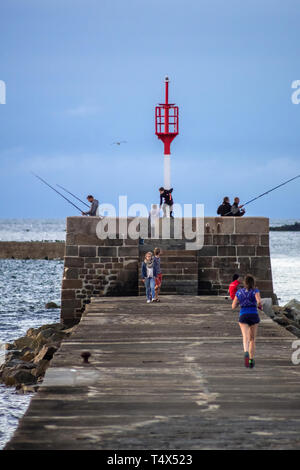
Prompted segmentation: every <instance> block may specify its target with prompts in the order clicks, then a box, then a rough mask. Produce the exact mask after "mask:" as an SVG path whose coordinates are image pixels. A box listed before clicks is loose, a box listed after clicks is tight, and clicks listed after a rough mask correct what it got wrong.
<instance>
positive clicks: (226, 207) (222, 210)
mask: <svg viewBox="0 0 300 470" xmlns="http://www.w3.org/2000/svg"><path fill="white" fill-rule="evenodd" d="M217 214H219V215H220V216H221V217H224V216H228V215H232V213H231V204H230V202H229V197H227V196H226V197H224V199H223V203H222V204H221V205H220V206H219V207H218V210H217Z"/></svg>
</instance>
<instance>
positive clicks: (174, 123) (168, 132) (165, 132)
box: [155, 77, 179, 189]
mask: <svg viewBox="0 0 300 470" xmlns="http://www.w3.org/2000/svg"><path fill="white" fill-rule="evenodd" d="M169 81H170V80H169V77H166V78H165V86H166V96H165V103H160V104H159V105H158V106H156V107H155V134H156V135H157V137H158V138H159V139H160V140H162V141H163V143H164V188H165V189H170V188H171V158H170V157H171V142H172V140H173V139H175V137H176V136H177V135H178V118H179V116H178V106H175V105H174V104H171V103H169Z"/></svg>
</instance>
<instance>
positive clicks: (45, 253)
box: [0, 241, 65, 259]
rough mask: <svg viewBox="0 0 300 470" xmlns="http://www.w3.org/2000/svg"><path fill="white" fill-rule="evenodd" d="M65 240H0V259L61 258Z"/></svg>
mask: <svg viewBox="0 0 300 470" xmlns="http://www.w3.org/2000/svg"><path fill="white" fill-rule="evenodd" d="M64 251H65V242H63V241H62V242H39V241H33V242H0V259H11V258H13V259H62V258H63V257H64Z"/></svg>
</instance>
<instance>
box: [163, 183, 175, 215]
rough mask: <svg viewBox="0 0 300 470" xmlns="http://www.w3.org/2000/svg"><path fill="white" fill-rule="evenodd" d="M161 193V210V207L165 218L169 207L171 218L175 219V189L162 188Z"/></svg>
mask: <svg viewBox="0 0 300 470" xmlns="http://www.w3.org/2000/svg"><path fill="white" fill-rule="evenodd" d="M159 192H160V204H159V208H160V209H161V207H162V209H163V213H164V217H167V207H169V210H170V217H171V218H172V219H173V218H174V215H173V204H174V201H173V197H172V192H173V188H171V189H165V188H163V187H161V188H159ZM163 199H164V203H163Z"/></svg>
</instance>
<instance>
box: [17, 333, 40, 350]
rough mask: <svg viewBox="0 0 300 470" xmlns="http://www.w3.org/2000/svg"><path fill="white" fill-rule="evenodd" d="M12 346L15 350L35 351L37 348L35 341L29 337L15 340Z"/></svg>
mask: <svg viewBox="0 0 300 470" xmlns="http://www.w3.org/2000/svg"><path fill="white" fill-rule="evenodd" d="M13 345H14V347H15V349H24V348H29V349H35V348H36V346H37V345H36V343H35V339H34V338H30V337H29V336H22V337H21V338H18V339H16V340H15V341H14V342H13Z"/></svg>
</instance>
